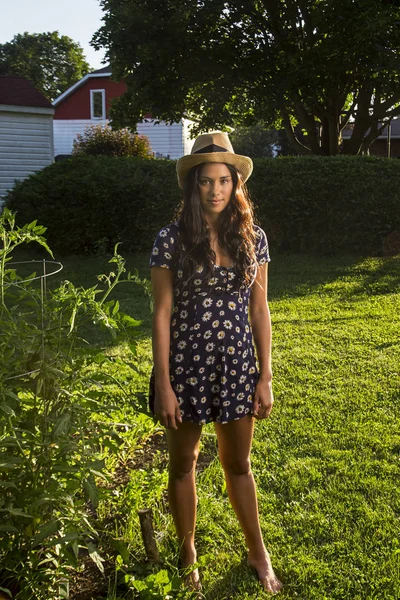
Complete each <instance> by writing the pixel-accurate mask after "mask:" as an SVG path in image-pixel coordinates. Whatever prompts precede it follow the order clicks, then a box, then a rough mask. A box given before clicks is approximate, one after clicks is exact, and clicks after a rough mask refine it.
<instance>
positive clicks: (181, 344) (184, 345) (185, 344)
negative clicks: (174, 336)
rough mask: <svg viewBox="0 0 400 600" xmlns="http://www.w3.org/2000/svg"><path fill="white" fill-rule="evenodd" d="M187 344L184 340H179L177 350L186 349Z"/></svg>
mask: <svg viewBox="0 0 400 600" xmlns="http://www.w3.org/2000/svg"><path fill="white" fill-rule="evenodd" d="M186 346H187V343H186V342H185V341H184V340H181V341H180V342H178V348H179V350H183V349H184V348H186Z"/></svg>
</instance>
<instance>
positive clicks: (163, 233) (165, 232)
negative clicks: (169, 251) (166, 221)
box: [160, 229, 168, 237]
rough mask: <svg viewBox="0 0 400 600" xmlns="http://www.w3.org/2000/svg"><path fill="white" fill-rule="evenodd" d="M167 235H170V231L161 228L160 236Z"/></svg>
mask: <svg viewBox="0 0 400 600" xmlns="http://www.w3.org/2000/svg"><path fill="white" fill-rule="evenodd" d="M167 235H168V231H167V230H166V229H161V231H160V237H167Z"/></svg>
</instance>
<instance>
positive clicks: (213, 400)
mask: <svg viewBox="0 0 400 600" xmlns="http://www.w3.org/2000/svg"><path fill="white" fill-rule="evenodd" d="M212 405H213V406H219V398H218V396H214V398H213V399H212Z"/></svg>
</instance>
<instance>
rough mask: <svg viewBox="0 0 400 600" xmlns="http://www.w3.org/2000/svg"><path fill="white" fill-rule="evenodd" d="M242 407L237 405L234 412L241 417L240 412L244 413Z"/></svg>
mask: <svg viewBox="0 0 400 600" xmlns="http://www.w3.org/2000/svg"><path fill="white" fill-rule="evenodd" d="M244 408H245V407H244V405H243V404H238V406H237V407H236V408H235V411H236V412H237V414H238V415H241V414H242V412H243V411H244Z"/></svg>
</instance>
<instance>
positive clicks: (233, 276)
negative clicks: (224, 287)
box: [228, 271, 236, 280]
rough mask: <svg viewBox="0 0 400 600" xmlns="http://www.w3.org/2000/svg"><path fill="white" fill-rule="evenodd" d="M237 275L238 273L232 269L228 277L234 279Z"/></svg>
mask: <svg viewBox="0 0 400 600" xmlns="http://www.w3.org/2000/svg"><path fill="white" fill-rule="evenodd" d="M235 277H236V273H232V271H230V272H229V273H228V279H230V280H232V279H235Z"/></svg>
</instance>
